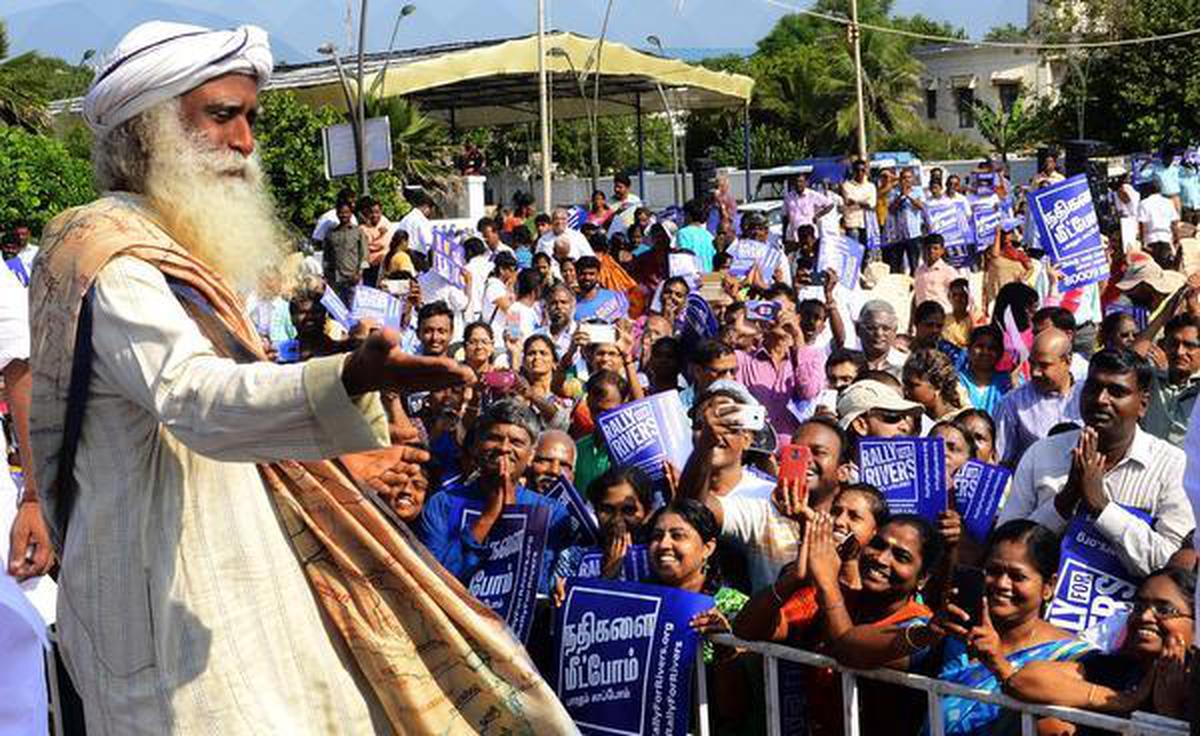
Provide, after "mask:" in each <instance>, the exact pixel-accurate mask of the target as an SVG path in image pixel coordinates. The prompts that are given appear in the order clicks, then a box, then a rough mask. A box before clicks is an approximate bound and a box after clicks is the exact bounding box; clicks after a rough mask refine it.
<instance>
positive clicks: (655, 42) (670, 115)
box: [646, 36, 680, 204]
mask: <svg viewBox="0 0 1200 736" xmlns="http://www.w3.org/2000/svg"><path fill="white" fill-rule="evenodd" d="M646 42H647V43H649V44H650V45H651V46H654V47H655V48H657V49H658V53H659V55H660V56H665V54H664V53H663V45H662V40H661V39H660V38H659V37H658V36H646ZM654 86H655V87H656V88H657V89H658V97H659V99H661V100H662V104H663V109H664V110H666V111H667V125H668V126H669V127H670V129H671V193H672V195H673V196H674V198H675V201H674V204H679V176H680V174H679V154H678V153H677V152H676V148H677V146H676V145H675V143H676V140H675V113H674V111H673V110H672V109H671V103H669V102H667V93H666V92H665V91H663V87H662V84H661V83H659V81H658V80H657V79H656V80H654Z"/></svg>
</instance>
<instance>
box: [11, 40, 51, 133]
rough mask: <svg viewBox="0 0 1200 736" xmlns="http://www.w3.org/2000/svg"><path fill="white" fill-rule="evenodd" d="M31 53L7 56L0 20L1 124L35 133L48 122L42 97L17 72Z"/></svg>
mask: <svg viewBox="0 0 1200 736" xmlns="http://www.w3.org/2000/svg"><path fill="white" fill-rule="evenodd" d="M32 56H33V53H32V52H30V53H26V54H22V55H21V56H17V57H14V58H11V59H10V58H8V27H7V26H6V25H5V23H4V20H3V19H0V126H16V127H19V128H24V129H25V130H28V131H31V132H36V131H39V130H43V129H45V127H46V126H47V125H48V124H49V122H50V116H49V115H48V114H47V113H46V101H45V98H43V97H42V96H40V95H39V94H38V92H37V89H36V88H35V87H30V86H29V85H28V83H27V82H28V80H27V79H24V78H23V76H22V75H21V74H19V73H18V72H19V71H20V68H21V66H22V65H23V64H24V63H26V62H27V61H28V60H29V58H30V57H32Z"/></svg>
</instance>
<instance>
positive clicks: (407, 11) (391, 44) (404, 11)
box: [371, 3, 417, 92]
mask: <svg viewBox="0 0 1200 736" xmlns="http://www.w3.org/2000/svg"><path fill="white" fill-rule="evenodd" d="M415 12H417V6H416V5H413V4H412V3H409V4H407V5H405V6H404V7H402V8H400V14H399V15H397V16H396V23H395V24H394V25H393V26H392V38H391V40H390V41H388V50H387V55H386V56H384V57H383V68H382V69H380V70H379V74H378V75H377V76H376V77H375V84H373V85H371V91H372V92H374V91H375V89H376V88H377V87H379V85H381V84H383V80H384V78H385V77H387V70H388V64H391V63H392V51H393V50H395V48H396V34H398V33H399V32H400V21H402V20H404V19H405V18H407V17H408V16H410V15H412V14H413V13H415Z"/></svg>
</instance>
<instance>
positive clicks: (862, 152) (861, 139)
mask: <svg viewBox="0 0 1200 736" xmlns="http://www.w3.org/2000/svg"><path fill="white" fill-rule="evenodd" d="M849 30H850V40H851V42H852V43H853V44H854V92H855V95H856V96H857V98H858V157H859V158H860V159H862V160H863V161H866V160H867V114H866V110H865V109H864V108H863V68H862V44H861V39H862V29H861V28H859V27H858V0H850V29H849Z"/></svg>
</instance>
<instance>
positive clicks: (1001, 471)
mask: <svg viewBox="0 0 1200 736" xmlns="http://www.w3.org/2000/svg"><path fill="white" fill-rule="evenodd" d="M1011 476H1012V473H1011V472H1010V471H1009V470H1008V469H1007V468H1002V467H1000V466H999V465H990V464H988V463H983V462H980V461H978V460H968V461H967V462H966V464H965V465H963V466H962V467H961V468H959V469H958V473H957V474H955V476H954V505H955V508H957V509H958V513H959V515H960V516H962V523H963V528H964V529H965V530H966V532H967V534H968V535H969V536H970V537H971V539H974V540H975V541H977V542H979V543H980V544H983V543H985V542H987V537H988V534H990V533H991V531H992V523H993V522H994V521H995V520H996V510H997V509H999V508H1000V501H1001V500H1002V499H1003V498H1004V488H1005V487H1006V486H1007V485H1008V479H1009V478H1010V477H1011Z"/></svg>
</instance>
